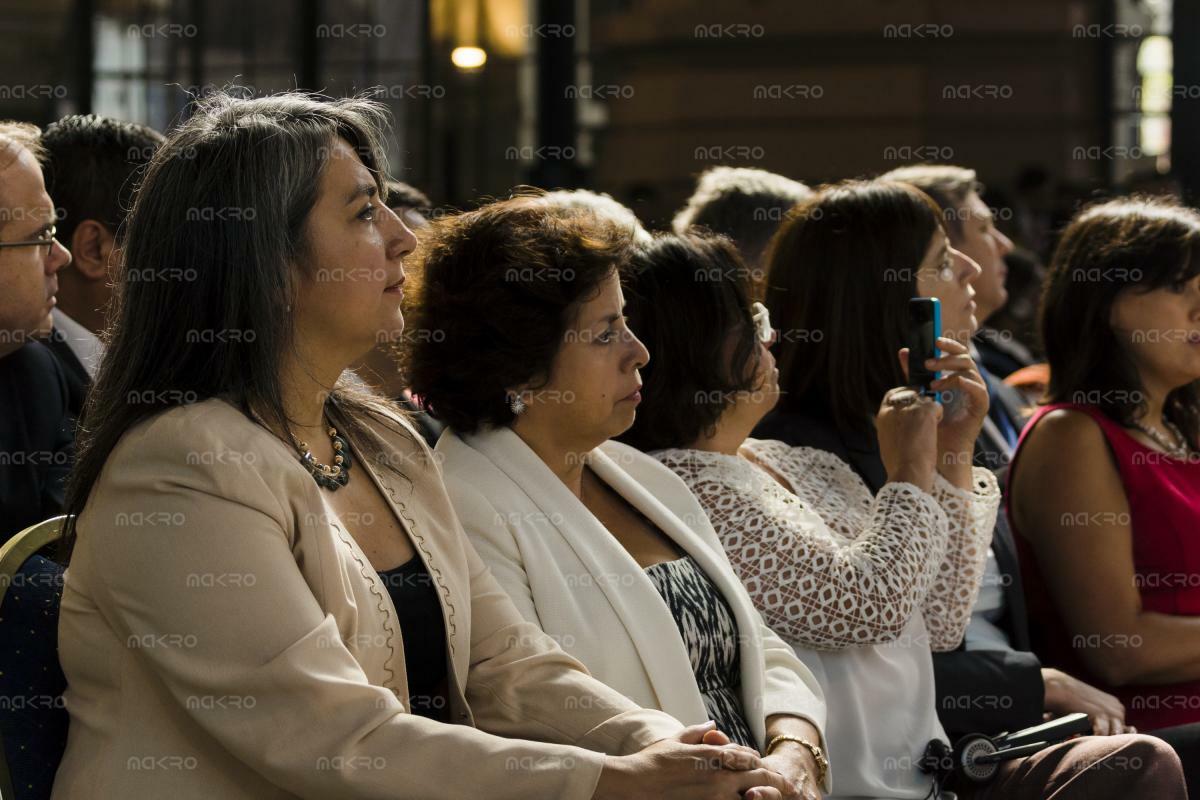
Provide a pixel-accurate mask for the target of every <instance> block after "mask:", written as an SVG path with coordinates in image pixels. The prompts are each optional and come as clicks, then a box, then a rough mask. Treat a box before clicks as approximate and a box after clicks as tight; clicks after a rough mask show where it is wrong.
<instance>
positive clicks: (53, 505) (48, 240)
mask: <svg viewBox="0 0 1200 800" xmlns="http://www.w3.org/2000/svg"><path fill="white" fill-rule="evenodd" d="M38 134H39V132H38V129H37V128H36V127H34V126H32V125H28V124H25V123H18V122H0V467H2V468H0V542H3V541H5V540H7V539H8V538H9V537H10V536H12V535H13V534H14V533H17V532H18V531H20V530H21V529H23V528H25V527H27V526H29V525H32V524H34V523H36V522H41V521H42V520H43V519H45V518H47V517H51V516H54V515H55V514H60V513H62V508H63V493H64V481H65V479H66V476H67V473H68V472H69V470H70V467H71V461H72V460H73V458H74V449H73V435H74V427H73V425H72V424H71V418H70V415H69V413H68V395H67V386H66V377H65V376H64V374H63V371H62V369H61V367H59V365H58V362H57V361H55V359H54V357H53V356H52V355H51V354H50V351H49V350H47V349H46V347H45V346H44V345H43V344H42V343H41V342H40V341H38V339H39V338H41V337H44V336H45V335H46V334H47V333H48V332H49V330H50V309H52V308H53V307H54V304H55V297H54V295H55V292H56V291H57V290H58V278H57V273H58V271H59V270H61V269H62V268H63V267H65V266H67V264H69V263H70V262H71V254H70V253H69V252H68V251H67V249H66V248H65V247H63V246H62V245H61V244H59V242H58V240H57V239H56V238H55V226H54V223H55V211H54V204H53V203H52V202H51V201H50V196H49V195H48V194H47V193H46V188H45V184H44V183H43V181H42V169H41V165H40V164H39V162H38V157H39V155H40V154H41V147H40V144H39V142H38Z"/></svg>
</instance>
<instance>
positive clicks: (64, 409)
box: [38, 343, 75, 519]
mask: <svg viewBox="0 0 1200 800" xmlns="http://www.w3.org/2000/svg"><path fill="white" fill-rule="evenodd" d="M39 345H40V343H39ZM38 355H39V357H40V360H41V362H42V364H41V366H42V369H43V370H44V372H45V375H46V388H47V391H46V392H45V393H44V394H43V396H42V397H43V402H44V405H45V408H44V409H43V411H44V412H45V417H44V419H43V422H42V424H43V425H44V426H45V429H46V445H47V447H48V452H46V453H44V454H41V456H40V457H41V458H42V459H43V466H42V469H41V470H40V472H41V479H40V487H39V490H40V493H41V507H42V515H41V516H42V519H49V518H50V517H55V516H58V515H59V514H61V513H63V511H64V509H65V508H66V493H67V476H68V475H69V474H70V472H71V466H72V464H73V463H74V462H75V417H74V416H73V415H72V414H71V407H70V397H71V395H70V390H69V388H68V385H67V375H66V372H65V371H64V370H63V367H62V365H61V364H60V363H59V362H58V359H57V358H55V356H54V355H53V353H51V352H50V350H49V349H48V348H46V349H44V350H39V351H38Z"/></svg>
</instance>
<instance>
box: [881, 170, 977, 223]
mask: <svg viewBox="0 0 1200 800" xmlns="http://www.w3.org/2000/svg"><path fill="white" fill-rule="evenodd" d="M879 180H881V181H898V182H899V183H907V184H909V185H910V186H915V187H917V188H918V189H920V190H921V191H922V192H924V193H925V194H927V195H929V196H930V197H931V198H932V199H933V202H935V203H937V204H938V206H939V207H940V208H941V210H942V220H943V221H944V222H946V223H947V226H948V227H949V229H950V231H951V232H952V233H953V234H954V235H955V236H960V235H962V230H963V225H962V223H963V221H962V218H961V217H960V215H959V214H957V213H955V212H957V211H958V210H959V209H961V208H962V207H963V206H964V205H966V202H967V198H968V197H969V196H970V195H971V192H975V193H976V194H982V193H983V184H982V183H980V182H979V179H978V178H977V177H976V175H975V170H973V169H967V168H966V167H955V166H952V165H950V164H910V165H908V166H907V167H897V168H896V169H894V170H892V171H891V172H885V173H884V174H883V175H880V176H879Z"/></svg>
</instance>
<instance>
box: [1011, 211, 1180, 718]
mask: <svg viewBox="0 0 1200 800" xmlns="http://www.w3.org/2000/svg"><path fill="white" fill-rule="evenodd" d="M1041 328H1042V337H1043V342H1044V344H1045V349H1046V358H1047V360H1048V361H1049V364H1050V385H1049V387H1048V389H1047V392H1046V397H1045V399H1044V405H1043V406H1042V407H1041V408H1040V409H1039V410H1038V412H1037V413H1036V414H1035V415H1034V417H1033V418H1032V419H1030V421H1029V423H1028V424H1027V425H1026V427H1025V431H1024V433H1023V435H1022V438H1021V442H1020V446H1019V448H1018V451H1017V455H1016V457H1015V458H1014V461H1013V465H1012V467H1011V472H1010V475H1009V485H1010V487H1011V492H1010V494H1009V500H1008V502H1009V509H1010V517H1011V519H1012V521H1013V527H1014V530H1015V531H1016V532H1017V533H1018V537H1017V542H1018V545H1019V546H1020V550H1021V555H1022V571H1023V572H1024V574H1025V589H1026V593H1027V594H1028V595H1029V599H1030V611H1031V613H1033V614H1034V615H1036V617H1037V618H1038V619H1040V621H1041V624H1040V625H1038V626H1037V627H1035V628H1034V633H1035V646H1036V648H1037V650H1038V652H1039V654H1040V655H1042V656H1043V658H1044V659H1046V660H1047V661H1049V662H1050V663H1053V664H1055V665H1056V666H1060V667H1062V668H1063V669H1064V670H1065V669H1070V670H1072V671H1075V672H1078V673H1079V674H1081V675H1086V676H1090V679H1091V681H1093V682H1094V683H1095V684H1096V685H1098V686H1101V687H1104V688H1105V690H1106V691H1110V692H1112V693H1113V694H1115V695H1116V696H1117V697H1119V698H1120V699H1121V700H1122V702H1124V704H1125V707H1126V709H1127V717H1128V719H1129V721H1130V722H1131V723H1132V724H1134V725H1137V726H1138V727H1139V728H1141V729H1143V730H1147V729H1152V728H1161V727H1163V726H1168V725H1179V724H1183V723H1192V722H1198V721H1200V579H1198V578H1197V576H1198V574H1200V539H1197V536H1196V534H1197V532H1200V213H1197V212H1196V211H1194V210H1192V209H1189V208H1185V207H1183V206H1181V205H1178V204H1176V203H1173V202H1170V201H1167V200H1158V199H1155V200H1151V199H1146V198H1129V199H1123V200H1113V201H1110V202H1106V203H1102V204H1099V205H1095V206H1093V207H1091V208H1088V209H1085V210H1084V211H1082V212H1081V213H1080V214H1079V215H1078V216H1077V217H1076V218H1075V219H1074V221H1072V222H1071V224H1070V225H1069V226H1068V227H1067V229H1066V231H1065V232H1064V233H1063V236H1062V239H1061V241H1060V243H1059V245H1058V249H1057V251H1056V252H1055V255H1054V259H1053V261H1052V263H1051V266H1050V272H1049V274H1048V276H1047V278H1046V287H1045V296H1044V298H1043V303H1042V311H1041Z"/></svg>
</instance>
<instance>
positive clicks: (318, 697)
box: [54, 94, 788, 800]
mask: <svg viewBox="0 0 1200 800" xmlns="http://www.w3.org/2000/svg"><path fill="white" fill-rule="evenodd" d="M384 126H385V118H384V116H383V113H382V110H381V107H380V106H378V105H377V104H375V103H372V102H369V101H365V100H360V99H349V100H337V101H328V102H327V101H321V100H319V99H315V98H310V97H308V96H304V95H298V94H288V95H279V96H273V97H265V98H259V99H252V100H241V99H234V98H231V97H229V96H227V95H223V94H218V95H215V96H213V97H211V98H208V99H206V100H204V101H203V102H202V103H201V104H200V105H199V107H198V108H197V109H196V111H195V113H194V115H193V116H192V117H191V118H190V119H189V120H188V121H187V122H186V123H184V124H183V125H182V126H181V127H180V128H179V129H178V130H176V131H175V132H174V133H173V134H172V135H171V136H170V137H169V139H168V141H167V142H166V144H165V145H164V146H163V147H162V149H161V150H160V151H159V153H158V154H157V155H156V156H155V158H154V160H153V162H152V163H151V165H150V167H149V171H148V174H147V175H146V177H145V181H144V183H143V185H142V187H141V189H140V191H139V193H138V196H137V200H136V204H135V207H134V209H133V211H132V214H131V217H130V219H129V227H128V230H127V231H126V232H125V238H124V260H123V265H122V267H121V270H120V274H119V276H118V280H117V308H116V313H115V315H114V318H115V319H116V324H115V327H114V329H113V330H112V332H111V337H110V342H109V348H108V353H107V355H106V358H105V359H104V362H103V364H102V366H101V369H100V373H99V376H98V378H97V381H96V384H95V386H94V387H93V389H92V392H91V395H90V399H89V402H88V406H87V409H86V411H85V416H84V419H83V423H82V428H83V436H82V439H81V450H80V455H79V461H78V465H77V468H76V471H75V472H74V474H73V476H72V481H71V485H70V488H69V499H68V505H69V511H70V513H71V514H73V515H75V516H74V518H73V520H72V521H71V523H69V524H68V530H67V536H66V540H65V541H66V545H67V549H68V550H69V551H70V565H69V568H68V571H67V577H66V585H65V589H64V593H63V600H62V613H61V623H60V637H59V640H60V654H61V660H62V665H63V670H64V672H65V673H66V676H67V679H68V681H69V687H68V689H67V692H66V704H67V708H68V710H69V712H70V717H71V719H70V734H69V740H68V743H67V749H66V754H65V757H64V758H63V761H62V763H61V765H60V767H59V770H58V774H57V778H56V781H55V788H54V797H55V798H60V799H63V800H65V799H67V798H92V797H173V798H186V797H196V798H200V797H205V798H207V797H222V798H247V800H248V799H249V798H255V800H261V799H262V798H284V797H311V798H329V797H337V798H396V797H407V798H447V799H449V798H462V797H492V798H517V797H522V798H524V797H573V798H581V799H582V798H590V797H614V798H616V797H620V798H625V797H643V798H657V797H685V796H686V797H689V798H690V797H696V796H700V797H726V796H729V795H731V794H732V793H733V792H734V790H735V789H737V788H738V787H741V786H742V785H743V784H745V783H747V782H749V783H750V785H755V786H761V787H764V788H761V789H759V790H757V791H758V792H759V795H758V796H761V797H765V798H778V797H780V793H779V789H786V788H788V787H787V784H786V783H785V782H784V781H782V780H781V779H779V776H777V775H776V774H775V773H774V772H769V771H768V770H765V769H762V768H761V762H760V761H759V759H758V758H757V756H756V755H754V754H752V753H748V752H746V751H745V749H743V748H739V747H736V746H723V745H722V744H721V743H722V742H723V741H728V740H727V739H724V738H723V736H722V735H720V734H719V733H718V732H716V731H712V730H710V728H711V726H707V727H705V726H695V727H693V728H690V729H684V730H682V731H681V727H682V726H681V725H680V724H679V723H678V722H677V721H675V720H674V719H672V718H671V717H669V716H667V715H665V714H662V713H659V712H654V711H644V710H641V709H639V708H637V707H636V706H635V705H633V703H632V702H630V701H629V700H627V699H626V698H624V697H622V696H620V695H619V694H617V693H616V692H614V691H612V690H610V689H608V688H607V687H606V686H604V685H603V684H601V683H599V682H597V681H595V680H593V679H592V678H590V677H589V676H588V675H587V674H586V672H585V671H584V670H583V669H582V668H581V666H580V665H579V663H578V662H577V661H575V660H574V659H572V658H571V657H569V656H568V655H566V654H565V653H564V652H563V651H562V650H561V649H559V648H558V647H557V646H556V645H555V644H554V642H553V641H552V640H551V639H549V638H548V637H547V636H546V635H545V634H543V633H542V632H541V631H540V630H539V629H538V628H537V627H536V626H534V625H532V624H529V623H527V622H525V621H523V620H522V618H521V616H520V614H519V613H518V612H517V610H516V609H515V608H514V607H513V605H512V603H511V601H510V600H509V599H508V598H507V596H506V595H505V594H504V592H503V590H502V589H501V588H500V587H499V585H498V584H497V583H496V582H495V580H494V579H493V578H492V577H491V575H490V574H489V573H488V571H487V569H486V568H485V567H484V566H483V564H482V562H481V561H480V560H479V558H478V556H477V555H476V554H475V551H474V550H473V549H472V548H471V547H470V545H469V544H468V543H467V541H466V538H465V536H464V534H463V532H462V528H461V526H460V525H459V523H458V520H457V518H456V517H455V515H454V512H453V510H452V509H451V507H450V504H449V500H448V499H447V497H446V492H445V488H444V486H443V485H442V481H441V476H440V472H439V470H438V467H437V465H436V462H435V460H434V458H433V456H432V454H431V452H430V450H429V449H428V447H427V446H426V445H425V444H424V443H423V441H422V440H421V439H420V437H419V436H418V435H416V433H415V432H414V430H413V428H412V426H411V424H410V423H409V422H408V421H407V419H406V418H405V417H404V416H403V414H402V413H401V412H400V411H399V410H398V409H397V408H396V407H395V406H394V405H392V404H391V403H389V402H386V401H384V400H382V399H380V398H378V397H376V396H373V395H371V394H370V393H369V392H367V391H366V390H365V389H364V388H363V387H362V386H361V385H360V384H359V383H358V381H357V380H356V379H355V377H354V375H353V374H352V373H349V372H348V371H347V368H348V366H349V365H350V364H351V363H354V362H355V361H356V360H357V359H359V358H361V357H362V356H363V355H364V354H365V353H366V352H367V351H369V350H370V349H371V347H373V346H374V345H375V343H376V342H377V341H379V339H380V337H387V336H398V335H400V333H401V331H402V327H403V319H402V316H401V314H400V301H401V299H402V297H403V286H404V281H405V276H404V270H403V260H404V257H405V256H406V255H407V254H408V253H409V252H410V251H411V250H412V249H413V245H414V239H413V236H412V233H411V232H410V231H409V230H408V229H407V228H406V227H404V225H403V223H402V222H401V221H400V219H399V218H398V217H397V216H396V215H395V214H394V213H392V212H391V211H390V210H389V209H387V207H386V206H385V205H384V204H383V202H382V198H381V197H380V191H381V186H382V181H383V179H384V178H385V176H386V165H385V163H384V159H383V155H382V153H383V147H382V137H383V135H384ZM504 737H513V738H504ZM517 737H520V738H517ZM701 739H705V740H706V741H709V742H713V744H705V745H701V744H699V742H700V741H701ZM529 740H539V741H529ZM685 741H686V742H694V743H696V744H685V743H684V742H685ZM597 751H600V752H597ZM639 751H641V752H639ZM604 753H608V754H610V755H609V756H606V755H604ZM627 754H628V755H627ZM714 760H715V762H716V765H717V766H721V765H722V764H724V765H728V766H730V767H733V768H735V769H724V768H718V769H712V768H711V767H712V766H713V765H714Z"/></svg>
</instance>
